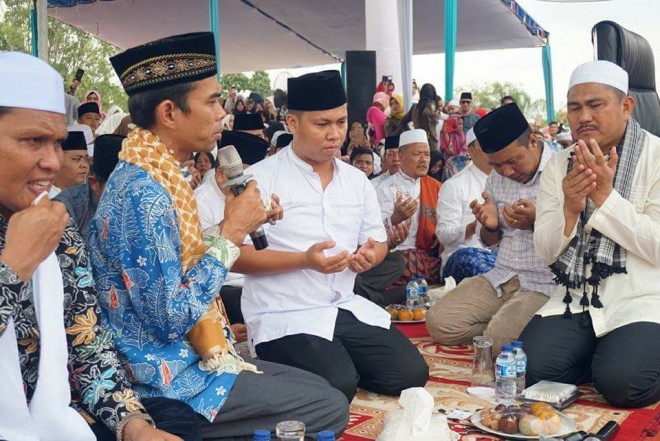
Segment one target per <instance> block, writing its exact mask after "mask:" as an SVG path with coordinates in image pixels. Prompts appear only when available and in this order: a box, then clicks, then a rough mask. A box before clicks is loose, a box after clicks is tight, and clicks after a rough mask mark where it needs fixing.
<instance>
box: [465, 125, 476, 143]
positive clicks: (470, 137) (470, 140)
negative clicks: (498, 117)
mask: <svg viewBox="0 0 660 441" xmlns="http://www.w3.org/2000/svg"><path fill="white" fill-rule="evenodd" d="M476 140H477V135H475V134H474V127H473V128H471V129H470V130H468V132H467V135H465V142H466V143H467V145H470V144H472V143H473V142H474V141H476Z"/></svg>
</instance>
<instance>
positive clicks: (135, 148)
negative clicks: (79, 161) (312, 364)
mask: <svg viewBox="0 0 660 441" xmlns="http://www.w3.org/2000/svg"><path fill="white" fill-rule="evenodd" d="M129 127H130V128H131V132H130V133H129V134H128V137H127V138H126V139H125V140H124V142H123V143H122V149H121V152H119V159H121V160H123V161H126V162H128V163H130V164H134V165H136V166H138V167H140V168H142V169H143V170H144V171H146V172H147V173H149V176H151V177H152V178H154V179H155V180H156V181H157V182H158V183H159V184H160V185H162V186H163V188H164V189H165V191H167V193H168V194H169V195H170V197H171V198H172V203H173V204H174V209H175V210H176V214H177V218H178V221H179V234H180V236H181V265H182V267H183V274H185V273H186V272H188V270H189V269H190V268H191V267H193V266H194V265H196V264H197V263H198V262H199V261H200V259H201V258H202V256H203V255H204V253H206V246H205V245H204V241H203V237H202V229H201V222H200V220H199V215H198V214H197V202H196V200H195V196H194V194H193V189H192V186H191V185H190V183H189V182H188V181H186V179H185V177H184V175H183V172H182V170H181V165H180V163H179V162H178V161H177V160H176V159H175V158H174V156H172V154H171V153H170V151H169V150H168V149H167V147H165V145H164V144H163V143H161V142H160V140H159V139H158V137H157V136H156V135H154V134H153V133H151V132H150V131H149V130H145V129H142V128H140V127H137V126H135V125H131V126H129ZM225 329H230V328H229V319H228V318H227V314H226V312H225V308H224V305H223V304H222V300H221V298H220V296H218V297H217V298H216V300H215V301H214V302H213V303H211V306H210V307H209V309H208V310H207V311H206V312H205V313H204V315H202V317H201V318H200V319H199V321H198V322H197V323H196V324H195V326H193V327H192V329H191V330H190V331H189V332H188V340H189V341H190V343H191V344H192V346H193V348H194V349H195V351H196V352H197V353H198V354H199V356H200V357H202V360H203V361H204V364H205V365H206V367H207V368H208V369H209V370H214V369H217V370H219V371H223V372H225V371H232V372H235V371H237V370H238V371H239V372H240V370H252V371H255V370H256V368H255V367H254V366H253V365H251V364H249V363H245V362H244V361H243V360H242V359H241V358H240V356H239V355H238V354H237V353H236V351H235V349H234V346H233V345H232V344H230V343H229V342H228V341H227V338H226V337H225ZM226 355H229V357H226Z"/></svg>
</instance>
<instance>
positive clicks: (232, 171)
mask: <svg viewBox="0 0 660 441" xmlns="http://www.w3.org/2000/svg"><path fill="white" fill-rule="evenodd" d="M218 167H220V168H221V169H222V171H223V172H225V176H226V177H227V179H230V180H231V179H234V178H236V177H238V176H241V175H242V174H243V160H242V159H241V155H239V154H238V151H236V147H234V146H233V145H228V146H225V147H222V148H221V149H218Z"/></svg>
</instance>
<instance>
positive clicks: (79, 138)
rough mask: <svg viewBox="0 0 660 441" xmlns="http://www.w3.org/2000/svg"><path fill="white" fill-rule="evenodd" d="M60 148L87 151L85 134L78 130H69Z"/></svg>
mask: <svg viewBox="0 0 660 441" xmlns="http://www.w3.org/2000/svg"><path fill="white" fill-rule="evenodd" d="M62 150H64V151H70V150H84V151H85V152H86V151H87V140H86V139H85V134H84V133H83V132H79V131H70V132H69V134H68V135H67V137H66V140H65V141H64V142H63V143H62Z"/></svg>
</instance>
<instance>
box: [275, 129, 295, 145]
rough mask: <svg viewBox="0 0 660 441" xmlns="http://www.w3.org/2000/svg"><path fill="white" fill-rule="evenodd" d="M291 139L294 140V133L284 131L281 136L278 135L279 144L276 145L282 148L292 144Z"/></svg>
mask: <svg viewBox="0 0 660 441" xmlns="http://www.w3.org/2000/svg"><path fill="white" fill-rule="evenodd" d="M291 141H293V135H292V134H291V133H282V134H281V135H280V136H278V137H277V144H276V145H275V147H276V148H278V149H279V148H282V147H286V146H288V145H289V144H291Z"/></svg>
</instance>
